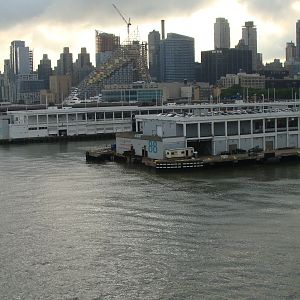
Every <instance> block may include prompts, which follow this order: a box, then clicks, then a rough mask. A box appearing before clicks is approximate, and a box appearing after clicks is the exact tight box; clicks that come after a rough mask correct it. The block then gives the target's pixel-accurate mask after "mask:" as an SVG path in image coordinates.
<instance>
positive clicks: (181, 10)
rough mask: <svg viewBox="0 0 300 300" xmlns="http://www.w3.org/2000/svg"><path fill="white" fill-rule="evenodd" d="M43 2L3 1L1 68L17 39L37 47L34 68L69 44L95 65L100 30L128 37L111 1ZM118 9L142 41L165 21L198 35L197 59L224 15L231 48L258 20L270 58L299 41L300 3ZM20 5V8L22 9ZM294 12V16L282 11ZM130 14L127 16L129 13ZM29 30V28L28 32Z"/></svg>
mask: <svg viewBox="0 0 300 300" xmlns="http://www.w3.org/2000/svg"><path fill="white" fill-rule="evenodd" d="M71 3H72V2H71V1H70V0H64V1H57V0H52V1H46V0H45V1H42V2H41V1H37V0H31V1H29V2H28V1H27V2H26V3H25V2H23V1H21V0H15V1H11V2H9V3H4V4H1V6H2V7H1V8H2V15H3V17H2V18H1V21H0V44H1V50H0V59H1V65H0V69H1V70H2V71H3V60H4V59H7V58H9V45H10V43H11V41H13V40H24V41H26V45H28V46H29V47H30V48H31V49H33V50H34V68H35V69H36V67H37V64H38V62H39V60H40V59H42V55H43V54H44V53H47V54H48V56H49V58H50V59H51V60H52V61H53V62H55V61H56V60H57V59H58V58H59V54H60V53H61V52H62V49H63V47H69V48H70V52H72V53H73V54H74V55H76V54H77V53H79V52H80V48H81V47H86V48H87V51H88V52H89V53H90V54H91V59H92V62H93V64H95V55H94V53H95V29H97V30H100V31H104V32H108V33H113V34H116V35H120V36H121V41H122V40H124V39H125V38H126V35H127V29H126V24H125V23H124V21H123V20H122V19H121V18H120V16H119V15H118V14H117V13H116V11H115V10H114V9H113V7H112V3H111V2H110V1H103V0H102V1H101V3H100V1H98V2H96V1H92V0H89V1H81V0H80V1H76V3H72V5H71ZM115 4H116V5H117V6H118V8H120V10H121V11H122V13H124V15H125V16H126V17H127V16H130V18H131V20H132V22H131V23H132V26H131V32H133V31H134V30H135V29H136V27H137V26H138V27H139V32H140V36H141V40H144V41H147V35H148V33H149V32H150V31H152V30H159V31H160V20H161V19H165V20H166V33H168V32H174V33H178V34H182V35H188V36H190V37H193V38H195V47H196V52H195V56H196V61H200V55H201V51H205V50H211V49H213V48H214V33H213V32H214V23H215V19H216V18H218V17H224V18H226V19H227V20H228V22H229V24H230V28H231V46H232V47H234V46H235V45H236V44H237V43H238V41H239V39H241V37H242V26H243V25H244V23H245V22H246V21H253V22H254V23H255V25H256V26H257V36H258V52H262V53H263V59H264V61H272V60H273V59H274V58H280V59H284V57H285V45H286V42H288V41H294V42H296V28H295V27H296V26H295V24H296V22H297V19H298V14H299V12H300V2H299V1H295V0H290V1H289V0H288V1H271V0H266V1H264V2H263V3H260V1H255V0H252V1H247V0H214V1H212V2H210V4H206V3H205V2H204V1H193V0H188V1H185V2H184V3H181V1H164V2H163V3H158V4H156V3H143V4H141V3H140V2H139V3H138V4H139V5H136V4H137V1H134V0H129V1H126V2H125V1H116V3H115ZM14 7H18V8H19V9H18V11H19V12H17V11H16V10H15V8H14ZM283 9H284V12H285V14H286V13H287V12H288V14H289V18H288V20H287V18H283V17H282V15H281V13H282V12H283ZM125 13H126V14H125ZM24 29H26V30H24Z"/></svg>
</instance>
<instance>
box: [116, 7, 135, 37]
mask: <svg viewBox="0 0 300 300" xmlns="http://www.w3.org/2000/svg"><path fill="white" fill-rule="evenodd" d="M112 6H113V7H114V9H115V10H116V11H117V13H118V14H119V15H120V17H121V18H122V19H123V21H124V22H125V23H126V25H127V35H128V40H129V32H130V26H131V23H130V18H128V20H126V18H125V17H124V16H123V14H122V13H121V12H120V10H119V9H118V7H117V6H116V5H115V4H113V5H112Z"/></svg>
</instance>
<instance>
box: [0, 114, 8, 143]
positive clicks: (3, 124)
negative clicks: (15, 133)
mask: <svg viewBox="0 0 300 300" xmlns="http://www.w3.org/2000/svg"><path fill="white" fill-rule="evenodd" d="M8 122H9V121H8V120H5V119H0V140H8V139H9V125H8Z"/></svg>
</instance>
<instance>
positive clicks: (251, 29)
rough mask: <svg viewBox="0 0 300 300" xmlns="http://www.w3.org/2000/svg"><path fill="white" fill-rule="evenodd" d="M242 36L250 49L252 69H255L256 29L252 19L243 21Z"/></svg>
mask: <svg viewBox="0 0 300 300" xmlns="http://www.w3.org/2000/svg"><path fill="white" fill-rule="evenodd" d="M242 38H243V40H244V41H245V45H247V46H248V49H249V50H251V51H252V70H253V71H254V72H255V71H257V31H256V26H255V25H254V23H253V22H252V21H248V22H246V23H245V25H244V27H243V30H242Z"/></svg>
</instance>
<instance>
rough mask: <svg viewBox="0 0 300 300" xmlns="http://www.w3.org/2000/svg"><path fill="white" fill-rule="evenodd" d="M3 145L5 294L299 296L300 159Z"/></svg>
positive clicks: (0, 223) (0, 258)
mask: <svg viewBox="0 0 300 300" xmlns="http://www.w3.org/2000/svg"><path fill="white" fill-rule="evenodd" d="M101 143H102V144H105V143H109V141H107V142H77V143H65V144H32V145H10V146H0V299H300V180H299V179H300V164H295V163H292V164H273V165H265V166H247V167H241V168H224V169H222V168H215V169H209V170H200V171H196V172H192V173H167V174H156V173H155V172H152V171H148V170H145V169H143V168H136V167H132V166H128V165H122V164H121V165H120V164H117V163H105V164H86V162H85V150H86V149H89V148H91V147H94V146H96V145H99V144H101Z"/></svg>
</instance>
